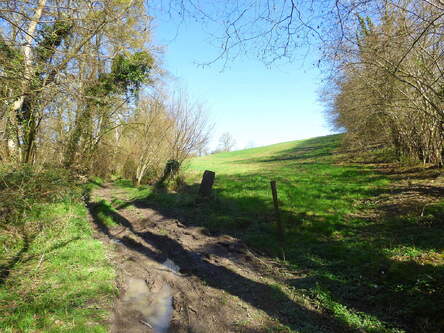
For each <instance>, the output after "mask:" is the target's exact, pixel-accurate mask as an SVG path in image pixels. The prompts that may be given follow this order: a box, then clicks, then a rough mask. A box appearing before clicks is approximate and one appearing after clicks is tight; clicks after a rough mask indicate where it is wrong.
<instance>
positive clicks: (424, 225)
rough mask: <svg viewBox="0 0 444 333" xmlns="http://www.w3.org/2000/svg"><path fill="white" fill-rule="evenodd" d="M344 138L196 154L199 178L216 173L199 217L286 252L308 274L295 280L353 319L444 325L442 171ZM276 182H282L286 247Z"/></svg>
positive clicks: (385, 326) (369, 326)
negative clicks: (355, 147) (350, 144)
mask: <svg viewBox="0 0 444 333" xmlns="http://www.w3.org/2000/svg"><path fill="white" fill-rule="evenodd" d="M340 140H341V136H340V135H333V136H327V137H320V138H314V139H309V140H302V141H295V142H287V143H282V144H276V145H272V146H267V147H260V148H254V149H248V150H242V151H235V152H230V153H221V154H216V155H210V156H205V157H200V158H196V159H194V160H192V161H191V163H190V164H189V166H188V174H189V176H188V180H189V181H190V182H197V181H198V180H199V177H200V175H201V174H202V171H203V170H205V169H209V170H213V171H215V172H216V182H215V197H214V199H213V200H212V201H210V202H209V203H206V204H204V205H203V206H202V207H199V210H196V212H195V213H194V214H195V216H194V217H193V220H199V221H201V222H200V223H201V224H203V225H205V226H207V227H208V228H209V229H210V230H213V231H215V232H225V233H230V234H232V235H234V236H236V237H240V238H242V239H244V240H245V241H246V242H247V243H248V244H250V245H251V246H253V247H254V248H257V249H259V250H261V251H263V252H265V253H268V254H269V255H272V256H279V257H280V258H282V259H285V263H286V264H288V267H291V269H294V270H299V271H301V272H304V274H306V277H305V278H302V279H298V280H296V281H288V286H291V287H292V288H295V290H296V293H304V294H305V293H306V294H309V295H311V296H312V297H313V298H314V299H316V300H318V301H319V304H320V306H321V307H323V308H325V309H326V310H327V311H329V312H330V313H332V314H333V315H334V316H335V317H337V318H340V319H341V320H344V321H346V322H347V323H348V324H349V325H350V326H351V327H354V328H359V329H363V330H365V331H367V332H386V331H387V332H389V331H390V332H403V331H408V332H440V331H442V330H444V322H443V321H442V319H441V315H440V313H442V311H444V301H443V296H444V287H443V286H444V268H443V263H444V252H443V249H444V237H443V236H444V228H443V223H442V219H443V217H444V213H443V212H444V202H443V192H444V191H443V179H442V176H440V171H439V170H437V169H434V168H427V167H425V166H419V167H418V166H409V167H405V166H402V165H400V164H397V163H394V162H384V157H385V156H386V155H387V154H388V152H387V151H384V150H376V151H368V152H355V153H350V152H348V153H347V152H343V151H341V149H340V145H339V144H340ZM270 180H276V181H277V186H278V196H279V201H280V208H281V215H282V217H281V218H282V220H283V222H284V228H285V243H284V245H283V249H281V248H280V242H279V241H278V239H279V237H278V235H277V233H276V230H277V229H276V227H275V217H274V214H273V209H272V199H271V191H270V184H269V182H270ZM196 215H197V216H198V217H196Z"/></svg>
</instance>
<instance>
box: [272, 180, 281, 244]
mask: <svg viewBox="0 0 444 333" xmlns="http://www.w3.org/2000/svg"><path fill="white" fill-rule="evenodd" d="M270 185H271V194H272V195H273V204H274V213H275V216H276V222H277V228H278V233H279V238H280V241H281V242H283V241H284V227H283V225H282V220H281V215H280V213H279V204H278V196H277V187H276V181H275V180H272V181H271V182H270Z"/></svg>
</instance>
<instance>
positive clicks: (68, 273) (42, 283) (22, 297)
mask: <svg viewBox="0 0 444 333" xmlns="http://www.w3.org/2000/svg"><path fill="white" fill-rule="evenodd" d="M22 176H23V175H21V176H20V177H22ZM30 176H31V177H38V175H34V174H32V175H30ZM7 177H9V179H11V178H10V177H11V174H8V175H7ZM5 179H6V178H5ZM6 181H7V180H6ZM52 181H53V183H54V182H56V183H57V182H59V181H60V180H59V179H57V178H53V179H52ZM8 185H9V188H12V187H13V185H14V184H12V185H11V184H8ZM40 185H42V187H43V188H44V189H45V188H46V189H48V188H51V184H40ZM36 186H39V184H37V185H36ZM46 186H48V187H46ZM20 188H22V187H20ZM32 189H33V190H34V191H38V189H37V188H36V187H33V188H32ZM6 190H7V188H5V189H3V191H4V192H2V193H5V191H6ZM65 190H66V188H65ZM15 193H18V194H17V198H16V200H17V202H19V201H20V200H22V199H23V200H25V199H24V196H26V195H27V193H26V191H24V192H21V193H20V192H17V191H15ZM44 193H45V195H46V192H44ZM22 197H23V198H22ZM28 197H29V196H28ZM44 201H45V200H43V199H42V198H39V199H38V200H35V201H33V202H32V205H30V206H29V209H26V210H24V211H22V212H21V216H22V219H21V220H20V221H19V222H20V223H18V222H17V221H15V222H14V221H10V223H9V224H2V225H1V227H2V228H1V229H0V244H1V247H0V271H1V277H2V278H1V280H0V331H1V332H106V331H107V324H106V319H107V316H108V315H109V314H108V311H107V310H108V309H109V308H110V305H111V302H112V300H113V299H114V296H115V295H116V293H117V289H116V286H115V271H114V268H113V267H112V266H111V265H110V262H109V260H108V258H107V255H106V249H105V248H104V245H103V244H102V243H101V242H99V241H98V240H95V239H94V238H93V231H92V227H91V225H90V223H89V221H88V217H87V209H86V207H85V205H84V203H83V202H82V201H81V192H80V191H79V190H78V189H77V188H73V189H72V192H71V193H70V195H65V196H63V197H60V196H57V198H55V199H54V200H51V202H44ZM46 201H48V200H46Z"/></svg>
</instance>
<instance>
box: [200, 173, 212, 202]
mask: <svg viewBox="0 0 444 333" xmlns="http://www.w3.org/2000/svg"><path fill="white" fill-rule="evenodd" d="M215 177H216V173H214V172H213V171H209V170H205V172H204V174H203V176H202V181H201V183H200V187H199V194H200V195H201V196H202V197H209V196H210V194H211V190H212V188H213V184H214V178H215Z"/></svg>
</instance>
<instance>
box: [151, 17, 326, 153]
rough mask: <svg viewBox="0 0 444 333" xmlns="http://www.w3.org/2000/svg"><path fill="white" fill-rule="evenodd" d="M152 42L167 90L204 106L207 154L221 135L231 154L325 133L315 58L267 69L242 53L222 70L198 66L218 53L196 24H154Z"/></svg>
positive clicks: (162, 21) (219, 66) (161, 21)
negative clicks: (230, 141) (210, 126)
mask: <svg viewBox="0 0 444 333" xmlns="http://www.w3.org/2000/svg"><path fill="white" fill-rule="evenodd" d="M153 40H154V42H155V44H161V45H163V46H164V47H165V53H164V54H163V56H162V58H163V68H164V69H166V70H167V71H168V72H169V73H170V75H171V76H172V77H173V83H172V86H173V87H177V88H184V89H185V90H186V91H187V92H188V93H189V95H190V97H191V98H192V99H194V100H197V101H199V102H202V103H203V104H204V105H205V107H206V109H207V111H208V114H209V118H210V120H211V121H212V122H213V123H214V124H215V128H214V132H213V137H212V141H211V144H210V147H211V149H214V148H215V147H216V146H217V141H218V139H219V136H220V135H221V134H222V133H224V132H229V133H231V134H232V136H233V137H234V138H235V140H236V142H237V145H236V148H237V149H242V148H244V147H246V146H247V145H248V144H251V143H254V144H255V145H256V146H263V145H268V144H273V143H278V142H284V141H291V140H297V139H304V138H310V137H315V136H320V135H327V134H329V133H331V131H330V129H329V126H328V125H327V123H326V121H325V119H324V116H323V106H322V104H320V103H319V102H318V91H319V87H320V81H321V74H320V72H319V70H318V69H317V68H316V67H315V66H313V63H315V62H316V60H315V55H310V56H307V57H301V59H300V60H299V61H295V62H294V63H292V64H290V63H276V64H273V65H271V66H270V67H267V66H265V65H264V64H263V63H262V62H260V61H259V60H257V59H256V58H255V56H254V54H251V55H248V54H247V55H242V56H237V57H235V58H234V60H232V61H230V62H228V63H227V65H226V66H225V67H224V63H223V62H222V61H219V62H216V63H214V64H212V65H210V66H204V67H202V66H200V65H199V64H201V63H205V62H209V61H211V60H212V59H214V58H215V57H216V56H217V55H218V53H219V52H220V49H219V48H217V47H215V46H214V45H212V44H213V43H212V41H213V39H212V37H211V35H209V34H208V33H206V32H205V31H203V29H202V26H201V25H200V24H198V23H195V22H191V21H187V22H185V23H182V24H181V25H180V27H178V25H177V23H175V22H171V21H170V20H168V19H167V18H157V19H155V20H154V33H153ZM304 52H305V50H301V54H302V53H304ZM303 59H305V60H303Z"/></svg>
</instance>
